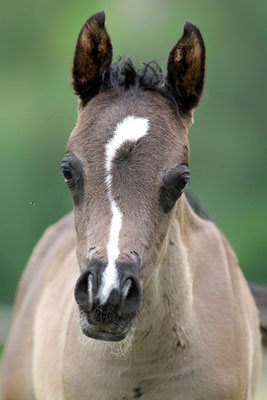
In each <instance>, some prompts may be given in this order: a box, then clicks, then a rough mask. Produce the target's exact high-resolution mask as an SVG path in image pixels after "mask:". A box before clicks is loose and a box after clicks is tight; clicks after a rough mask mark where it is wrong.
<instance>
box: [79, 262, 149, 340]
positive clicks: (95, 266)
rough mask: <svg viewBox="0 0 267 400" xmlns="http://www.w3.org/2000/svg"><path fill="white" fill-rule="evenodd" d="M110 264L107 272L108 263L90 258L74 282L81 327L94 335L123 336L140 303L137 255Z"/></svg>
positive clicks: (99, 336) (117, 337)
mask: <svg viewBox="0 0 267 400" xmlns="http://www.w3.org/2000/svg"><path fill="white" fill-rule="evenodd" d="M113 267H114V268H113V271H111V272H112V273H110V271H108V272H107V268H108V264H107V263H103V262H102V261H100V260H97V259H94V260H90V262H89V263H88V266H87V268H86V269H85V270H84V271H83V272H82V273H81V275H80V277H79V279H78V280H77V283H76V286H75V291H74V296H75V300H76V302H77V304H78V306H79V310H80V315H81V327H82V331H83V333H84V334H85V335H87V336H89V337H92V338H94V339H99V340H108V341H119V340H122V339H124V338H125V336H126V335H127V332H128V330H129V329H130V326H131V323H132V320H133V319H134V317H135V316H136V314H137V312H138V310H139V308H140V306H141V284H140V280H139V276H138V275H139V269H140V261H139V259H138V262H132V261H131V262H127V263H116V265H114V266H113ZM115 268H116V269H115ZM110 270H111V268H110Z"/></svg>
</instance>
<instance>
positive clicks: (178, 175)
mask: <svg viewBox="0 0 267 400" xmlns="http://www.w3.org/2000/svg"><path fill="white" fill-rule="evenodd" d="M189 180H190V175H189V169H188V167H187V166H186V165H183V164H179V165H177V166H176V167H175V168H173V169H171V170H169V171H167V172H166V173H165V174H164V176H163V179H162V186H161V188H160V196H159V200H160V204H161V207H162V208H163V211H164V212H169V211H170V210H171V209H172V207H173V206H174V204H175V202H176V200H177V199H178V198H179V197H180V196H181V194H182V193H183V191H184V189H185V187H186V184H187V183H188V182H189Z"/></svg>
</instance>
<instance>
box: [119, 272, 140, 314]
mask: <svg viewBox="0 0 267 400" xmlns="http://www.w3.org/2000/svg"><path fill="white" fill-rule="evenodd" d="M140 304H141V286H140V283H139V280H138V279H135V278H127V279H126V281H125V283H124V286H123V288H122V309H123V310H124V312H126V313H129V314H130V313H132V312H136V311H137V310H138V308H139V306H140Z"/></svg>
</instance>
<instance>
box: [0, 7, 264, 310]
mask: <svg viewBox="0 0 267 400" xmlns="http://www.w3.org/2000/svg"><path fill="white" fill-rule="evenodd" d="M266 5H267V3H266V2H263V1H258V0H257V1H255V2H252V1H249V0H235V1H234V2H233V1H230V0H224V1H221V0H202V1H193V0H176V1H172V0H168V1H163V0H146V1H144V0H135V1H133V0H131V1H130V0H106V1H104V0H98V1H96V0H88V1H84V0H75V1H74V0H72V1H68V0H64V1H63V0H58V1H56V2H55V1H52V0H45V1H44V0H35V1H33V0H25V1H23V2H20V1H18V0H14V1H12V2H8V1H5V2H2V4H1V16H0V31H1V34H0V38H1V42H2V44H1V50H0V51H1V66H0V68H1V74H0V80H1V82H0V87H1V99H0V102H1V103H0V109H1V159H0V163H1V178H2V179H1V194H0V196H1V197H0V201H1V224H0V238H1V255H0V257H1V260H0V262H1V279H0V301H1V302H2V303H8V302H11V301H12V299H13V296H14V291H15V285H16V283H17V281H18V278H19V275H20V274H21V272H22V270H23V267H24V265H25V263H26V261H27V258H28V257H29V255H30V253H31V251H32V248H33V246H34V244H35V243H36V242H37V240H38V239H39V238H40V236H41V235H42V232H43V231H44V229H45V228H46V227H47V226H48V225H49V224H51V223H53V222H55V221H56V220H57V219H58V218H60V217H61V216H62V215H64V214H65V213H66V212H67V211H69V210H70V209H71V207H72V205H71V199H70V196H69V194H68V193H67V190H66V189H65V185H64V182H63V179H62V177H61V175H60V174H59V172H58V171H59V166H60V162H61V158H62V156H63V154H64V147H65V143H66V141H67V138H68V136H69V134H70V132H71V130H72V128H73V126H74V124H75V119H76V98H75V96H74V95H73V93H72V89H71V86H70V80H71V77H70V69H71V60H72V55H73V50H74V46H75V42H76V38H77V34H78V32H79V30H80V27H81V25H82V24H83V22H84V21H85V20H86V19H87V18H88V17H89V16H90V15H91V14H93V13H95V12H97V11H100V10H102V9H104V10H105V12H106V15H107V20H106V25H107V28H108V31H109V33H110V36H111V38H112V41H113V46H114V52H115V56H114V59H117V58H118V57H119V55H121V54H124V55H125V56H131V57H132V58H133V59H134V60H136V61H137V62H138V61H149V60H152V59H153V60H159V61H160V62H161V65H162V68H163V69H165V64H166V60H167V57H168V53H169V51H170V49H171V48H172V46H173V45H174V43H175V42H176V40H177V39H178V38H179V37H180V35H181V34H182V28H183V24H184V22H185V21H186V20H189V21H192V22H194V23H195V24H196V25H198V27H199V28H200V30H201V32H202V34H203V36H204V39H205V43H206V47H207V81H206V95H205V97H204V99H203V101H202V103H201V106H200V107H199V109H198V110H197V111H196V113H195V125H194V126H193V127H192V128H191V130H190V143H191V177H192V186H193V189H194V191H195V192H196V193H197V195H198V197H199V199H201V202H202V203H203V205H204V208H206V210H207V211H208V213H209V214H210V215H211V216H212V218H213V219H214V220H215V222H216V223H217V225H218V226H219V228H220V229H221V230H222V231H223V232H224V233H225V235H226V236H227V238H228V240H229V241H230V243H231V244H232V246H233V248H234V249H235V251H236V253H237V255H238V257H239V260H240V264H241V266H242V268H243V271H244V273H245V275H246V276H247V278H248V279H250V280H252V281H258V282H265V283H267V271H266V269H265V254H264V250H265V242H266V233H265V232H266V224H267V221H266V196H265V198H264V195H266V192H265V190H266V185H265V186H264V183H263V178H264V174H265V165H264V155H265V152H264V128H265V123H264V117H265V114H266V111H265V104H266V103H265V102H264V100H265V99H264V94H265V93H266V90H264V87H263V86H264V83H265V81H266V79H265V76H264V61H265V60H264V51H263V49H264V47H265V45H266V30H265V23H264V22H265V18H264V17H265V16H266V11H267V10H266ZM30 202H34V203H35V205H30Z"/></svg>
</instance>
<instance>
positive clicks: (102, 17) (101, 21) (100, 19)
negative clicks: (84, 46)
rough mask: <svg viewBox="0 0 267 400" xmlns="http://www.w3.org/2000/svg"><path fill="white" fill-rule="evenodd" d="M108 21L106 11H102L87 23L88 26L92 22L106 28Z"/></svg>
mask: <svg viewBox="0 0 267 400" xmlns="http://www.w3.org/2000/svg"><path fill="white" fill-rule="evenodd" d="M105 20H106V14H105V12H104V11H100V12H98V13H96V14H93V15H92V16H91V17H90V18H88V20H87V21H86V24H90V23H92V22H97V23H98V25H100V26H104V24H105Z"/></svg>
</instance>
